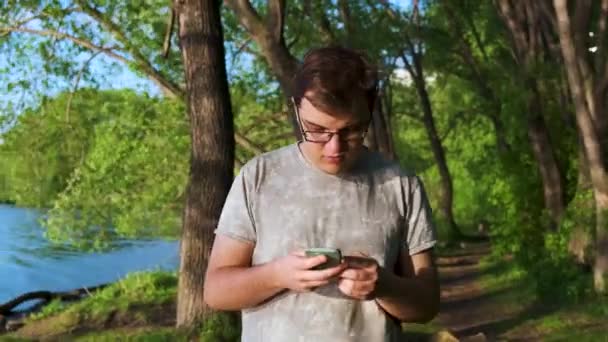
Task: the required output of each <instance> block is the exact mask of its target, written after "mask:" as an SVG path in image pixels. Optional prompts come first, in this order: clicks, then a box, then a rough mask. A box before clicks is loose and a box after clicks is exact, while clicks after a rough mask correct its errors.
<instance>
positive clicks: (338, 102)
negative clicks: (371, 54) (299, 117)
mask: <svg viewBox="0 0 608 342" xmlns="http://www.w3.org/2000/svg"><path fill="white" fill-rule="evenodd" d="M377 84H378V71H377V69H376V67H375V66H373V65H372V64H370V63H369V62H368V61H367V59H366V56H365V55H364V54H363V53H362V52H358V51H355V50H351V49H347V48H344V47H340V46H331V47H322V48H317V49H313V50H310V51H309V52H308V53H307V54H306V55H305V56H304V60H303V62H302V64H301V65H300V67H299V68H298V70H297V72H296V75H295V77H294V92H293V96H294V99H295V101H296V105H298V106H299V105H300V100H301V99H302V98H303V97H304V95H305V94H306V98H307V99H308V101H310V102H311V103H312V105H313V106H315V107H316V108H318V109H320V110H324V111H327V112H332V111H341V112H348V111H349V110H350V109H351V108H353V104H354V102H355V101H358V100H359V99H360V98H361V97H364V98H365V99H366V100H367V105H368V109H369V111H370V113H371V111H372V110H373V107H374V102H375V100H376V94H377V89H376V88H377Z"/></svg>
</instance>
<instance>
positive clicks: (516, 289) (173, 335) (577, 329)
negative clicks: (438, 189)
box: [0, 245, 608, 341]
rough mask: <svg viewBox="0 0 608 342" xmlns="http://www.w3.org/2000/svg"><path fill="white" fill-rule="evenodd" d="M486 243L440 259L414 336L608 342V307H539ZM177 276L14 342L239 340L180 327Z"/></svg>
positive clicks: (52, 312) (132, 278) (56, 312)
mask: <svg viewBox="0 0 608 342" xmlns="http://www.w3.org/2000/svg"><path fill="white" fill-rule="evenodd" d="M488 252H489V251H488V249H487V248H486V247H484V246H483V245H477V246H467V248H466V249H464V250H460V251H452V252H450V253H449V254H446V255H442V256H440V257H439V259H438V265H439V269H440V274H441V279H442V309H441V313H440V315H439V316H438V317H437V318H436V319H435V320H434V321H432V322H431V323H429V324H424V325H422V324H407V325H405V326H404V328H405V330H406V331H408V332H410V334H411V336H412V338H414V339H415V340H419V341H425V340H428V339H429V338H430V337H431V336H433V335H435V336H437V334H438V333H439V332H445V331H449V332H450V333H451V334H453V335H454V336H456V337H457V338H460V339H462V340H466V338H470V337H471V336H476V338H478V340H479V338H486V339H487V340H489V341H494V340H571V339H575V338H576V339H577V340H578V341H605V340H606V338H605V336H608V319H607V318H608V301H607V300H603V301H600V300H584V301H581V302H579V303H576V304H570V305H562V306H560V305H559V303H552V304H547V303H543V302H540V301H539V300H538V298H537V297H536V295H535V294H534V291H532V290H531V287H530V284H527V283H526V277H525V273H524V272H523V271H522V270H521V269H518V268H516V267H515V266H514V265H513V263H511V262H509V261H508V260H498V261H496V260H494V261H491V260H490V259H489V258H488V257H487V256H488ZM176 288H177V277H176V273H175V272H146V273H133V274H130V275H128V276H127V277H126V278H124V279H123V280H121V281H119V282H117V283H115V284H112V285H110V286H108V287H106V288H104V289H102V290H100V291H98V292H96V293H94V294H92V295H91V296H90V297H88V298H86V299H84V300H82V301H80V302H77V303H73V304H61V303H59V302H54V303H52V304H50V305H49V306H47V307H45V308H44V310H43V311H41V312H40V313H38V314H36V315H34V316H32V317H31V318H30V319H28V320H27V321H26V324H25V325H24V326H23V327H22V328H20V329H19V330H17V331H15V332H11V333H8V334H4V335H0V341H5V340H6V341H12V340H28V341H29V340H39V339H57V340H65V339H69V340H81V341H90V340H96V341H97V340H108V341H113V340H123V339H129V340H131V339H133V340H170V341H174V340H177V341H185V340H189V337H192V336H193V335H194V336H195V337H197V338H198V339H200V340H201V341H217V340H218V339H221V340H224V341H232V340H238V334H239V332H238V329H236V330H235V329H234V328H232V327H231V325H229V324H226V323H225V322H226V319H227V318H226V317H222V316H218V317H217V318H216V319H214V320H213V321H212V322H209V323H208V324H206V326H204V327H201V328H200V329H198V330H197V331H194V332H185V331H178V330H176V329H175V328H174V324H175V298H176V293H177V290H176Z"/></svg>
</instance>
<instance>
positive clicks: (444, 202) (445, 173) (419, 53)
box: [382, 1, 463, 238]
mask: <svg viewBox="0 0 608 342" xmlns="http://www.w3.org/2000/svg"><path fill="white" fill-rule="evenodd" d="M382 4H383V5H384V6H385V8H386V10H387V12H388V15H389V16H390V17H391V18H393V19H394V20H395V21H396V22H397V23H401V24H403V26H405V28H403V29H402V30H401V31H400V33H401V35H402V39H403V45H402V46H401V47H400V48H399V51H397V53H398V56H399V57H400V58H401V61H402V62H403V64H404V66H405V69H406V70H407V72H408V74H409V75H410V77H411V79H412V82H413V84H414V87H415V88H416V92H417V94H418V97H419V100H420V107H421V109H422V116H421V117H420V120H421V121H422V122H423V124H424V127H425V129H426V133H427V136H428V138H429V142H430V145H431V150H432V151H433V157H434V158H435V162H436V165H437V168H438V170H439V175H440V177H441V192H440V195H439V196H440V200H439V206H440V211H441V213H442V216H443V219H444V220H445V222H446V224H447V226H448V227H449V233H450V235H451V236H452V237H453V238H460V237H462V235H463V234H462V232H461V231H460V228H459V227H458V225H457V224H456V220H455V219H454V213H453V210H452V209H453V201H454V189H453V181H452V175H451V173H450V169H449V167H448V163H447V160H446V155H445V149H444V147H443V144H442V142H441V139H440V136H439V134H438V132H437V127H436V125H435V118H434V116H433V109H432V105H431V100H430V97H429V94H428V91H427V84H426V83H427V79H426V75H425V73H424V67H423V61H422V59H423V56H424V47H423V45H424V40H423V37H422V36H418V37H413V36H412V33H411V32H412V31H416V32H420V31H421V26H420V23H419V22H417V21H416V22H415V18H414V17H415V16H416V14H415V13H417V11H416V9H414V11H413V12H412V18H410V19H409V20H405V19H403V16H404V15H403V14H399V13H397V12H396V11H395V10H393V9H392V8H391V7H390V5H389V4H388V2H386V1H382ZM406 22H407V24H406Z"/></svg>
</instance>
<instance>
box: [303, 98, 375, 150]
mask: <svg viewBox="0 0 608 342" xmlns="http://www.w3.org/2000/svg"><path fill="white" fill-rule="evenodd" d="M291 103H292V105H293V110H294V112H295V115H296V120H297V121H298V127H299V128H300V134H301V135H302V139H303V140H304V141H306V142H311V143H315V144H327V143H328V142H330V141H331V139H332V138H333V137H334V135H338V139H340V140H342V141H344V142H350V141H357V140H365V137H366V136H367V133H368V131H369V126H370V124H371V122H372V116H371V115H370V118H369V120H368V121H367V123H366V124H365V130H363V131H361V137H359V138H356V139H343V138H342V135H341V134H340V132H339V131H337V132H330V131H307V130H304V122H303V121H302V119H301V118H300V110H299V108H298V105H297V103H296V99H295V97H293V96H292V97H291ZM315 132H316V133H319V132H323V133H328V134H329V138H328V139H327V141H316V140H308V138H307V137H306V133H315Z"/></svg>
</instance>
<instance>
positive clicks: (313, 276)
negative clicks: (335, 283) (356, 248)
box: [300, 264, 346, 281]
mask: <svg viewBox="0 0 608 342" xmlns="http://www.w3.org/2000/svg"><path fill="white" fill-rule="evenodd" d="M345 267H346V265H344V264H340V265H338V266H335V267H331V268H328V269H325V270H318V271H317V270H307V271H304V272H302V273H301V274H300V280H303V281H317V280H329V279H331V278H334V277H336V276H338V275H339V274H340V273H341V272H342V271H343V270H344V268H345Z"/></svg>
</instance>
